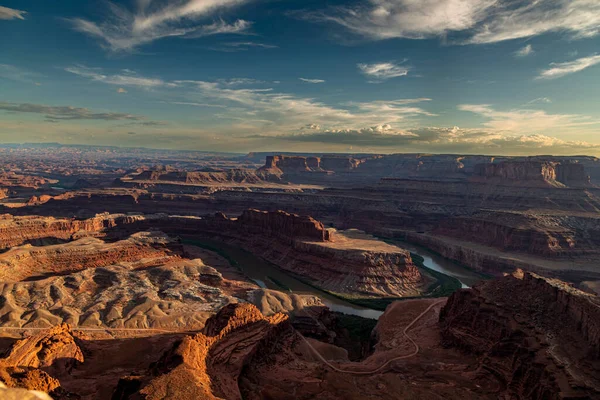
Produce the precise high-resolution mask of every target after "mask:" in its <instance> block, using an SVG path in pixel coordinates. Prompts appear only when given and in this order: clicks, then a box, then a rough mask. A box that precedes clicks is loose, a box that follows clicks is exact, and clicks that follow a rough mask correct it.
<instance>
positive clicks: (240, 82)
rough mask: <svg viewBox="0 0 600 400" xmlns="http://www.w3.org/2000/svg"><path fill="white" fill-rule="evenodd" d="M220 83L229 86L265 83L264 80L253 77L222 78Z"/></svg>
mask: <svg viewBox="0 0 600 400" xmlns="http://www.w3.org/2000/svg"><path fill="white" fill-rule="evenodd" d="M218 82H219V83H221V84H223V85H227V86H248V85H259V84H263V83H265V82H264V81H261V80H258V79H252V78H230V79H220V80H219V81H218Z"/></svg>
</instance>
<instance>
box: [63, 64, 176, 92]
mask: <svg viewBox="0 0 600 400" xmlns="http://www.w3.org/2000/svg"><path fill="white" fill-rule="evenodd" d="M65 71H67V72H70V73H72V74H75V75H79V76H81V77H84V78H89V79H91V80H93V81H96V82H102V83H106V84H109V85H117V86H135V87H140V88H146V89H151V88H156V87H161V86H171V87H172V86H175V85H174V84H173V83H168V82H165V81H163V80H162V79H158V78H146V77H142V76H139V75H138V74H136V73H135V72H134V71H130V70H122V73H121V74H113V75H108V74H105V73H103V71H102V69H100V68H88V67H86V66H83V65H75V66H72V67H67V68H65Z"/></svg>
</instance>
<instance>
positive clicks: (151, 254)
mask: <svg viewBox="0 0 600 400" xmlns="http://www.w3.org/2000/svg"><path fill="white" fill-rule="evenodd" d="M170 241H171V239H170V238H169V237H167V236H166V235H165V234H163V233H162V232H138V233H135V234H133V235H132V236H131V237H129V238H128V239H125V240H121V241H118V242H114V243H105V242H104V241H102V240H100V239H97V238H92V237H84V238H81V239H78V240H74V241H72V242H69V243H65V244H59V245H50V246H41V247H35V246H32V245H29V244H28V245H24V246H18V247H13V248H12V249H10V250H8V251H7V252H5V253H2V254H0V281H2V282H15V281H22V280H26V279H29V280H35V279H42V278H44V277H46V276H52V275H60V274H66V273H71V272H77V271H80V270H84V269H87V268H98V267H103V266H108V265H111V264H116V263H119V262H131V263H133V264H134V265H136V267H137V268H142V267H145V266H148V265H156V264H157V262H160V261H163V260H166V259H168V258H169V257H177V255H175V254H173V253H172V251H171V250H169V249H168V248H166V247H164V246H163V245H164V244H166V243H169V242H170Z"/></svg>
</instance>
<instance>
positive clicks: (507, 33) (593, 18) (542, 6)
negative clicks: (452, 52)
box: [469, 0, 600, 43]
mask: <svg viewBox="0 0 600 400" xmlns="http://www.w3.org/2000/svg"><path fill="white" fill-rule="evenodd" d="M481 22H482V23H481V24H480V25H479V26H478V27H477V29H476V31H475V34H474V35H473V36H472V38H471V39H470V40H469V42H471V43H494V42H500V41H504V40H511V39H519V38H527V37H532V36H537V35H541V34H544V33H549V32H566V33H569V34H570V35H571V37H573V38H575V39H579V38H586V37H593V36H596V35H598V33H600V2H598V1H595V0H536V1H524V2H521V3H519V4H518V6H517V7H514V6H511V2H510V1H508V0H503V1H501V2H499V4H498V5H497V6H496V7H495V8H494V9H493V12H491V13H490V14H489V15H487V16H486V19H484V20H483V21H481Z"/></svg>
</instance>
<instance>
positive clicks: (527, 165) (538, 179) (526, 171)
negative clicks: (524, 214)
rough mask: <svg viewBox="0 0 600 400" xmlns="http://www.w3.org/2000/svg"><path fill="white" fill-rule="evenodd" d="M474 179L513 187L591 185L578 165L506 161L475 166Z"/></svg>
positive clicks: (588, 178) (582, 168)
mask: <svg viewBox="0 0 600 400" xmlns="http://www.w3.org/2000/svg"><path fill="white" fill-rule="evenodd" d="M474 179H475V180H478V179H479V180H480V179H483V180H485V181H491V182H495V183H501V184H511V185H521V186H523V185H542V186H543V185H547V186H559V187H560V186H568V187H570V186H574V187H581V186H586V185H589V184H590V177H589V176H588V175H587V174H586V173H585V168H584V167H583V165H581V164H577V163H569V162H566V163H558V162H552V161H504V162H500V163H489V164H479V165H476V166H475V170H474Z"/></svg>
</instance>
